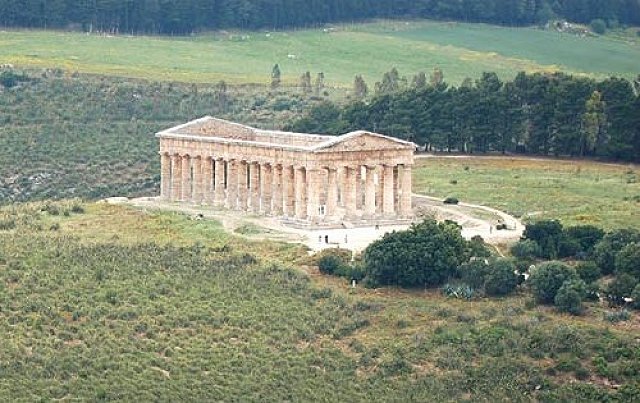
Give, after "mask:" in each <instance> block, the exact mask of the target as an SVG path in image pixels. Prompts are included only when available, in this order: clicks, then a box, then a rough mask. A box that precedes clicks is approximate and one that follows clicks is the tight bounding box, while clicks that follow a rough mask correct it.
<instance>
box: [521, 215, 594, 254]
mask: <svg viewBox="0 0 640 403" xmlns="http://www.w3.org/2000/svg"><path fill="white" fill-rule="evenodd" d="M603 236H604V231H603V230H602V229H600V228H598V227H595V226H593V225H581V226H575V227H569V228H563V226H562V224H561V223H560V222H559V221H556V220H542V221H537V222H533V223H530V224H527V227H526V229H525V231H524V234H523V240H522V241H521V242H519V243H517V244H516V245H514V246H513V247H512V248H511V251H512V254H513V255H514V256H516V257H519V258H532V257H538V258H544V259H557V258H564V257H578V258H584V257H587V256H589V255H591V254H592V253H593V248H594V246H595V245H596V244H597V243H598V242H599V241H600V240H601V239H602V237H603Z"/></svg>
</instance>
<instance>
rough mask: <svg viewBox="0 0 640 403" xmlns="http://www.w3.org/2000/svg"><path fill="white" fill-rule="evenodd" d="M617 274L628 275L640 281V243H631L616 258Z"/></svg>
mask: <svg viewBox="0 0 640 403" xmlns="http://www.w3.org/2000/svg"><path fill="white" fill-rule="evenodd" d="M615 267H616V273H627V274H630V275H632V276H634V277H635V278H637V279H640V243H638V242H634V243H630V244H628V245H627V246H625V247H624V248H622V249H621V250H620V252H618V253H617V254H616V256H615Z"/></svg>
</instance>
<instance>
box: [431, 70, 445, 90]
mask: <svg viewBox="0 0 640 403" xmlns="http://www.w3.org/2000/svg"><path fill="white" fill-rule="evenodd" d="M443 83H444V73H442V70H440V69H439V68H438V67H434V68H433V71H432V72H431V76H430V77H429V85H430V86H432V87H438V86H440V85H442V84H443Z"/></svg>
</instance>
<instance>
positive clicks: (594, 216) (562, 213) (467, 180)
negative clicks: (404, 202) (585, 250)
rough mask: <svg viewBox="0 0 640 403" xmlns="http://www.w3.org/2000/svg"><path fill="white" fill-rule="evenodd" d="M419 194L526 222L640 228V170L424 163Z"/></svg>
mask: <svg viewBox="0 0 640 403" xmlns="http://www.w3.org/2000/svg"><path fill="white" fill-rule="evenodd" d="M414 172H415V181H414V191H415V192H418V193H422V194H428V195H431V196H438V197H442V198H445V197H447V196H453V197H457V198H459V199H460V200H461V201H466V202H472V203H480V204H485V205H488V206H492V207H495V208H498V209H501V210H504V211H508V212H510V213H512V214H514V215H516V216H519V217H522V218H523V219H525V220H530V219H539V218H549V219H560V220H562V222H563V223H565V224H566V225H576V224H594V225H597V226H600V227H603V228H607V229H613V228H626V227H632V228H639V227H640V168H639V167H638V166H635V165H622V164H603V163H598V162H591V161H562V160H551V159H528V158H518V157H515V158H510V157H469V158H466V157H463V158H446V157H434V158H425V159H420V160H418V164H417V169H416V170H415V171H414Z"/></svg>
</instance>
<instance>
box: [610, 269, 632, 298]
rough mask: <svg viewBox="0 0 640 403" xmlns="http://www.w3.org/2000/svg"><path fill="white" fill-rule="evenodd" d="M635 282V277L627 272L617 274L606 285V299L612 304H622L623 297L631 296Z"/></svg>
mask: <svg viewBox="0 0 640 403" xmlns="http://www.w3.org/2000/svg"><path fill="white" fill-rule="evenodd" d="M637 284H638V280H637V279H636V278H635V277H633V276H631V275H629V274H627V273H622V274H618V275H617V276H616V278H615V279H614V280H613V281H612V282H611V283H609V286H608V287H607V299H609V302H611V303H612V304H614V305H622V304H624V299H625V298H630V297H631V294H632V293H633V291H634V289H635V287H636V285H637Z"/></svg>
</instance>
